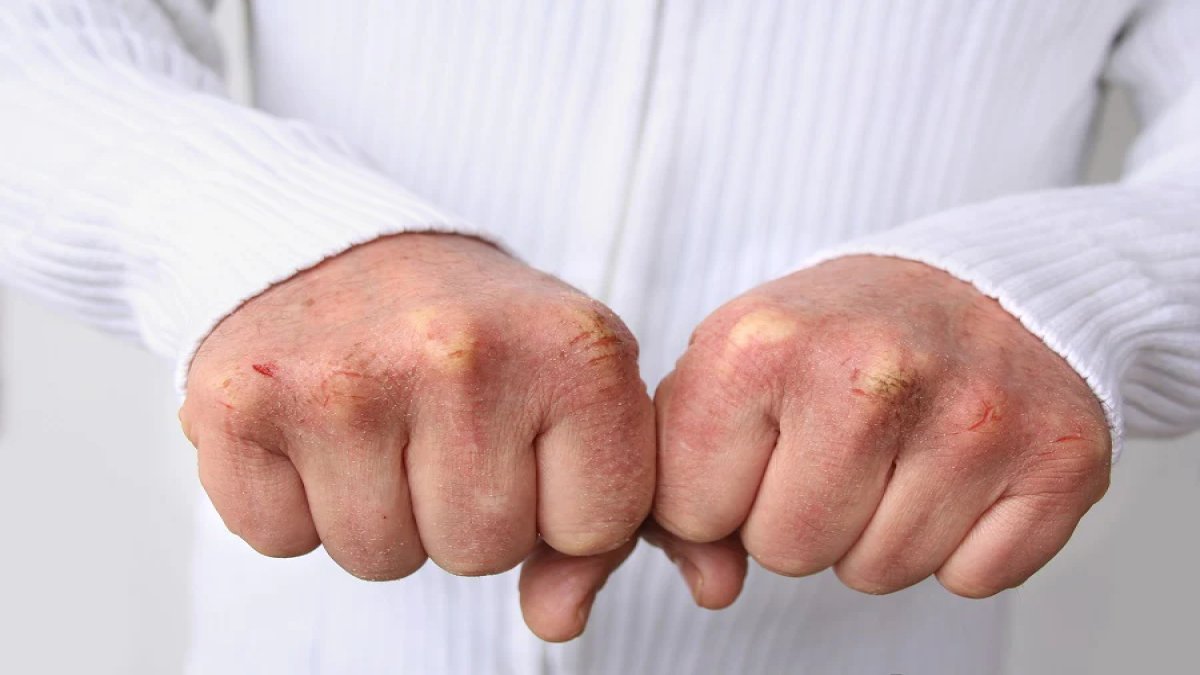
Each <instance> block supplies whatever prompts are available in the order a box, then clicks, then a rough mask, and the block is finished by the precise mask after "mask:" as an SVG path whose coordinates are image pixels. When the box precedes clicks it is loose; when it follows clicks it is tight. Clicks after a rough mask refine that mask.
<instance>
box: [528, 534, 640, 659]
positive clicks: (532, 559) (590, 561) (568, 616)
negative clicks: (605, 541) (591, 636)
mask: <svg viewBox="0 0 1200 675" xmlns="http://www.w3.org/2000/svg"><path fill="white" fill-rule="evenodd" d="M636 545H637V540H636V539H630V540H629V541H627V542H625V543H624V544H622V545H621V546H619V547H617V548H616V549H614V550H612V551H609V552H607V553H601V554H599V555H591V556H580V557H575V556H568V555H566V554H563V553H559V552H558V551H555V550H554V549H552V548H550V546H549V545H548V544H546V543H545V542H543V543H541V544H539V545H538V547H537V548H536V549H534V552H533V553H532V554H531V555H530V556H529V558H528V559H526V560H525V564H524V565H522V567H521V580H520V592H521V614H522V615H523V616H524V617H525V624H526V625H527V626H529V629H530V630H531V631H533V633H534V634H535V635H537V636H538V637H540V638H541V639H543V640H546V641H547V642H566V641H567V640H571V639H573V638H576V637H578V636H579V635H580V634H581V633H583V630H584V628H586V627H587V620H588V615H589V614H590V613H591V611H592V603H593V602H594V601H595V599H596V594H597V593H598V592H599V591H600V589H601V588H603V587H604V583H605V582H606V581H607V580H608V577H609V575H611V574H612V573H613V571H615V570H616V569H617V568H618V567H620V566H621V563H623V562H624V561H625V559H626V558H628V557H629V554H630V553H632V552H633V549H634V547H635V546H636Z"/></svg>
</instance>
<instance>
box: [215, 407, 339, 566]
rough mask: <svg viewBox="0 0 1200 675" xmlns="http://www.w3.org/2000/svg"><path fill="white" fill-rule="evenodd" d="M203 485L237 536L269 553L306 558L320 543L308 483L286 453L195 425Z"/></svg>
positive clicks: (257, 548) (226, 524)
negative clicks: (310, 509) (285, 455)
mask: <svg viewBox="0 0 1200 675" xmlns="http://www.w3.org/2000/svg"><path fill="white" fill-rule="evenodd" d="M191 431H192V436H194V437H195V441H196V442H197V447H198V448H199V452H198V454H199V470H200V483H201V485H203V486H204V490H205V492H206V493H207V494H208V498H209V500H210V501H212V504H213V506H214V507H215V508H216V510H217V513H218V514H220V516H221V519H222V520H223V521H224V522H225V526H226V527H228V528H229V530H230V531H231V532H233V533H234V534H237V535H238V536H240V537H241V538H242V539H244V540H245V541H246V543H248V544H250V546H251V547H253V548H254V549H255V550H256V551H258V552H259V553H262V554H263V555H267V556H271V557H276V558H287V557H292V556H298V555H303V554H305V553H308V552H309V551H312V550H313V549H315V548H316V547H317V546H318V545H319V544H320V538H319V537H318V535H317V530H316V528H315V527H314V525H313V521H312V518H311V516H310V514H309V505H308V499H307V496H306V495H305V492H304V484H303V483H302V482H301V480H300V475H299V473H297V471H296V468H295V467H294V466H293V465H292V463H291V462H290V461H289V460H288V458H287V457H284V456H283V455H281V454H278V453H274V452H270V451H268V450H266V449H265V448H263V447H261V446H259V445H258V444H257V443H254V442H252V441H248V440H245V439H241V438H236V437H232V436H230V435H229V434H228V433H226V432H225V431H224V430H221V429H204V430H202V429H200V428H199V426H198V425H196V424H192V425H191Z"/></svg>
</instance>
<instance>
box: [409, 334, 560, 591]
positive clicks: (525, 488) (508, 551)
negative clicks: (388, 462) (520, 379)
mask: <svg viewBox="0 0 1200 675" xmlns="http://www.w3.org/2000/svg"><path fill="white" fill-rule="evenodd" d="M461 349H462V350H464V351H466V350H469V349H470V347H467V346H464V347H462V348H461ZM464 358H473V357H470V356H468V357H464ZM456 368H457V366H456ZM490 381H491V382H496V381H495V380H490ZM482 382H483V381H482V380H480V379H478V378H477V377H476V376H474V375H472V373H471V371H470V370H469V369H468V370H445V371H444V372H441V373H437V372H435V373H433V376H432V377H427V378H425V380H424V381H423V383H422V386H423V387H424V388H425V392H426V395H425V397H424V398H423V399H422V401H420V402H419V403H418V404H417V408H416V410H415V411H414V415H413V421H412V424H413V430H412V433H411V437H410V440H409V445H408V450H407V457H406V467H407V471H408V476H409V487H410V490H411V493H412V503H413V514H414V516H415V517H416V522H417V527H418V529H419V531H420V536H421V542H422V543H423V545H424V547H425V550H426V552H428V554H429V557H430V558H431V559H432V560H433V561H434V562H435V563H436V564H437V565H438V566H439V567H441V568H442V569H445V570H446V571H448V572H450V573H452V574H457V575H463V576H478V575H483V574H496V573H499V572H503V571H505V570H508V569H511V568H513V567H516V566H517V565H518V564H520V563H521V561H522V560H524V559H525V557H526V556H527V555H528V553H529V551H531V550H532V549H533V547H534V545H535V544H536V543H537V478H538V476H537V464H536V459H535V457H534V452H533V440H534V435H535V427H534V425H533V424H532V423H531V421H530V418H529V416H528V415H527V414H526V413H525V410H526V409H527V406H526V405H525V401H524V400H523V399H519V398H518V399H510V398H504V397H502V396H501V395H500V394H499V392H498V390H499V389H500V387H499V386H497V385H485V384H483V383H482Z"/></svg>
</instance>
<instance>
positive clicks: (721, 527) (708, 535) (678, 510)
mask: <svg viewBox="0 0 1200 675" xmlns="http://www.w3.org/2000/svg"><path fill="white" fill-rule="evenodd" d="M661 494H662V492H661V487H660V492H659V495H660V496H659V497H658V498H657V502H656V504H655V507H654V520H655V522H657V523H658V524H659V525H661V526H662V528H663V529H664V530H666V531H667V532H670V533H671V534H673V535H675V536H676V537H679V538H680V539H682V540H684V541H689V542H694V543H698V544H706V543H709V542H714V541H717V540H718V539H723V538H724V537H727V536H729V534H730V533H731V532H733V531H734V530H736V529H737V527H738V525H739V524H740V523H739V522H736V521H735V522H726V520H728V519H723V518H715V517H708V518H706V517H704V516H702V515H701V514H699V513H697V512H695V511H694V510H693V509H690V508H687V506H686V505H685V504H680V503H676V504H666V503H664V501H663V499H662V497H661Z"/></svg>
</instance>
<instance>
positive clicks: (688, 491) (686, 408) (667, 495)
mask: <svg viewBox="0 0 1200 675" xmlns="http://www.w3.org/2000/svg"><path fill="white" fill-rule="evenodd" d="M656 403H657V409H658V424H659V453H660V454H659V487H658V494H657V497H656V500H655V508H654V514H655V517H656V519H657V521H658V523H660V524H661V525H662V526H663V527H664V528H666V530H667V531H669V532H670V533H672V534H673V535H675V537H671V538H667V540H666V541H665V542H663V543H662V545H663V546H664V547H666V548H668V550H672V551H673V555H676V556H678V555H682V554H684V553H686V554H688V555H690V556H691V557H692V559H691V560H690V561H689V565H691V567H692V568H693V575H692V576H693V577H697V576H698V577H702V578H703V583H702V584H700V588H701V592H696V588H697V584H696V583H695V582H694V580H693V579H689V581H691V582H692V587H693V592H694V593H695V594H696V595H697V601H698V602H700V604H704V605H706V606H721V605H723V604H727V603H728V602H732V600H733V598H735V597H736V595H737V593H738V592H739V590H740V583H741V578H740V576H739V575H737V574H736V573H734V572H730V571H729V570H731V569H733V567H732V565H733V564H734V563H733V562H731V557H732V556H737V555H742V554H741V553H740V551H737V549H736V548H735V547H732V546H730V545H729V538H731V537H733V538H736V537H739V536H740V541H741V543H742V544H743V545H744V546H745V550H746V551H748V552H749V554H750V555H751V556H753V557H754V558H755V559H756V560H757V561H758V562H759V563H760V564H761V565H762V566H763V567H765V568H766V569H768V570H771V571H774V572H777V573H779V574H784V575H789V576H802V575H808V574H813V573H815V572H819V571H821V570H824V569H826V568H828V567H833V568H834V570H835V571H836V573H837V575H838V576H839V577H840V578H841V580H842V581H843V582H844V583H845V584H846V585H848V586H850V587H852V588H855V589H858V590H860V591H864V592H867V593H888V592H892V591H896V590H899V589H902V588H905V587H907V586H909V585H912V584H915V583H917V582H918V581H921V580H922V579H924V578H926V577H928V576H930V575H934V574H936V575H937V577H938V579H939V580H940V581H941V583H942V584H943V585H944V586H945V587H946V588H948V589H949V590H951V591H952V592H954V593H957V594H959V595H963V596H968V597H984V596H988V595H992V594H994V593H997V592H999V591H1001V590H1003V589H1006V588H1010V587H1013V586H1017V585H1019V584H1021V583H1022V582H1024V581H1025V579H1027V578H1028V577H1029V576H1030V575H1031V574H1033V573H1034V572H1035V571H1036V570H1037V569H1039V568H1040V567H1041V566H1042V565H1044V564H1046V562H1047V561H1049V560H1050V558H1051V557H1053V556H1054V555H1055V554H1056V553H1057V552H1058V551H1059V549H1061V548H1062V546H1063V545H1064V544H1065V543H1066V541H1067V539H1068V538H1069V537H1070V535H1071V533H1072V531H1073V530H1074V528H1075V525H1076V523H1077V522H1078V521H1079V519H1080V518H1081V517H1082V516H1083V514H1084V512H1086V511H1087V510H1088V508H1089V507H1090V506H1091V505H1092V504H1093V503H1095V502H1096V501H1097V500H1098V499H1100V497H1101V496H1102V495H1103V494H1104V492H1105V490H1106V488H1107V486H1108V479H1109V463H1110V453H1111V441H1110V436H1109V430H1108V426H1107V423H1106V420H1105V417H1104V414H1103V411H1102V409H1101V407H1100V405H1099V402H1098V400H1097V399H1096V397H1095V396H1094V394H1093V393H1092V391H1091V390H1090V388H1089V387H1088V385H1087V384H1086V383H1085V382H1084V381H1083V380H1082V379H1081V378H1080V377H1079V376H1078V375H1077V374H1076V372H1075V371H1074V370H1073V369H1072V368H1071V367H1070V366H1069V365H1068V364H1067V363H1066V362H1065V361H1064V360H1063V359H1062V358H1060V357H1059V356H1058V355H1057V354H1056V353H1055V352H1053V351H1051V350H1050V349H1049V348H1048V347H1047V346H1046V345H1045V344H1043V343H1042V342H1041V341H1040V340H1039V339H1038V338H1037V337H1035V336H1034V335H1033V334H1032V333H1030V332H1029V331H1027V330H1026V329H1025V328H1024V327H1023V326H1022V325H1021V324H1020V323H1019V322H1018V321H1017V320H1016V319H1014V318H1013V317H1012V316H1011V315H1009V314H1008V313H1007V312H1006V311H1004V310H1003V309H1002V308H1001V307H1000V306H999V305H998V304H997V303H996V302H995V301H994V300H991V299H989V298H988V297H986V296H984V295H982V294H980V293H979V292H978V291H977V290H975V288H974V287H973V286H971V285H969V284H966V283H963V282H961V281H959V280H957V279H955V278H954V277H952V276H950V275H949V274H946V273H944V272H942V271H940V270H936V269H934V268H931V267H928V266H925V265H923V264H920V263H916V262H911V261H905V260H900V259H895V258H881V257H873V256H854V257H847V258H841V259H836V260H833V261H830V262H827V263H825V264H822V265H818V266H816V267H813V268H811V269H808V270H805V271H801V272H798V273H795V274H792V275H790V276H787V277H784V278H782V279H779V280H777V281H774V282H772V283H768V284H766V285H764V286H761V287H759V288H757V289H754V290H752V291H750V292H749V293H747V294H746V295H744V296H742V297H740V298H738V299H736V300H734V301H732V302H730V303H728V304H727V305H725V306H724V307H721V308H720V309H718V310H717V311H716V312H714V313H713V314H712V315H711V316H710V317H708V318H707V319H706V320H705V321H704V322H703V323H702V324H701V325H700V326H699V328H697V330H696V331H695V334H694V335H693V339H692V343H691V345H690V346H689V347H688V350H687V352H686V353H685V354H684V356H683V358H681V359H680V360H679V363H678V365H677V367H676V369H675V371H674V372H673V373H672V374H671V375H670V376H668V377H667V378H666V380H665V381H664V382H663V384H662V385H661V387H660V388H659V390H658V394H657V397H656ZM723 538H726V539H725V541H723V542H721V544H720V546H716V547H713V546H709V547H708V548H704V547H703V546H701V545H700V544H697V543H696V542H715V541H718V540H722V539H723ZM702 596H703V597H702Z"/></svg>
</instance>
